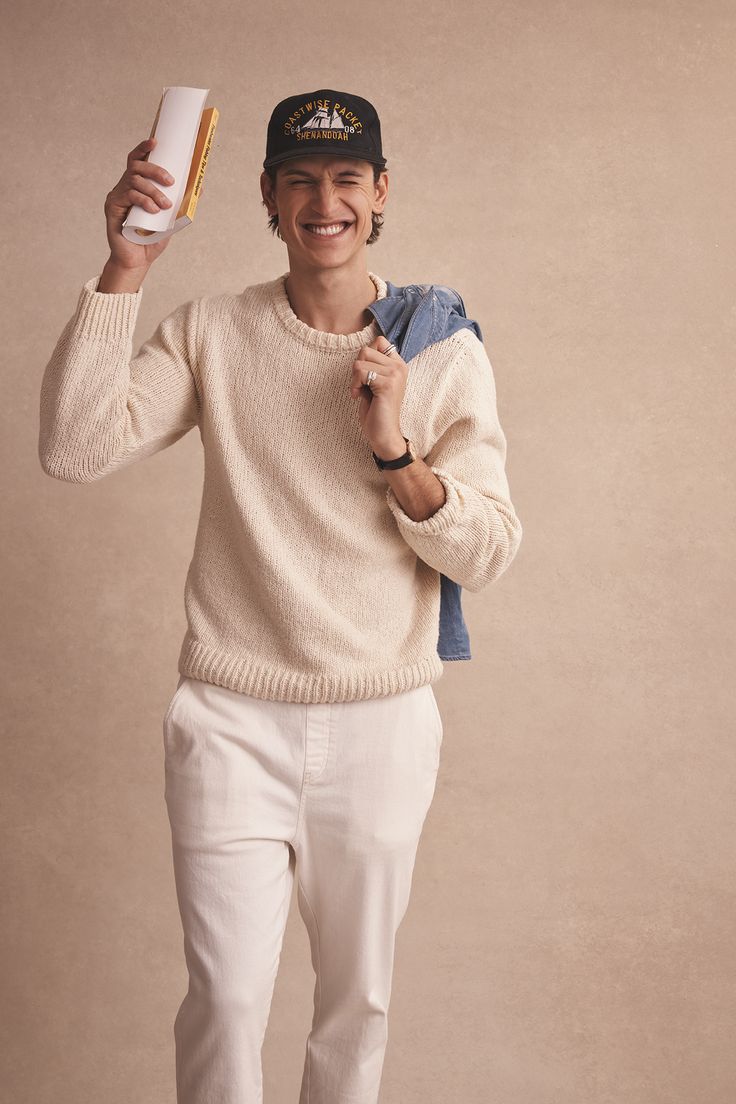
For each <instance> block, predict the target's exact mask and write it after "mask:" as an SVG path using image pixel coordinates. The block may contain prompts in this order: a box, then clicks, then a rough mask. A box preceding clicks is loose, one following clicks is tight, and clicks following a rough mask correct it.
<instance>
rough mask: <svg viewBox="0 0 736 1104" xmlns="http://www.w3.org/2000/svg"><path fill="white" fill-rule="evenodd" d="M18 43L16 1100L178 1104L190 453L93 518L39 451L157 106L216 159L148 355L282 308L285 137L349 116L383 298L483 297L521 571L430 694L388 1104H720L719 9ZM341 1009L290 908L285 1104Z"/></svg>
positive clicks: (8, 930)
mask: <svg viewBox="0 0 736 1104" xmlns="http://www.w3.org/2000/svg"><path fill="white" fill-rule="evenodd" d="M3 27H4V30H5V32H6V33H8V32H9V33H8V37H7V38H6V42H5V54H6V57H5V65H4V67H3V68H4V72H5V80H4V84H5V90H4V103H5V122H6V141H5V153H6V160H5V180H4V185H5V187H4V192H5V204H4V209H5V213H6V216H8V213H9V211H12V217H6V223H5V232H4V238H5V253H4V255H5V265H4V269H5V273H4V275H5V278H4V281H3V291H4V293H3V306H4V324H3V344H4V353H5V357H4V361H5V368H4V388H3V416H4V427H3V434H2V446H3V449H4V453H5V462H4V465H3V484H4V488H3V490H4V500H5V507H4V510H3V530H4V541H3V550H4V570H3V582H4V598H3V614H4V617H3V623H4V634H3V635H4V641H3V645H4V646H3V661H2V662H3V668H2V672H3V673H2V690H3V703H2V705H3V708H2V716H3V720H4V723H5V734H4V738H3V750H4V759H5V762H4V766H3V771H2V790H3V792H2V818H3V824H2V827H3V835H4V841H5V848H4V866H5V869H4V875H3V894H2V900H3V909H2V948H3V958H4V961H3V969H2V976H3V989H4V997H3V1001H2V1004H1V1007H2V1015H3V1019H4V1026H3V1037H2V1051H3V1054H4V1058H3V1060H2V1061H3V1065H4V1067H5V1068H4V1069H3V1070H2V1071H0V1073H1V1075H2V1080H3V1082H4V1084H5V1086H6V1091H7V1093H8V1099H12V1101H13V1102H14V1104H26V1102H28V1104H30V1102H33V1104H47V1102H48V1104H52V1102H53V1104H67V1102H69V1104H72V1102H73V1104H86V1102H94V1104H99V1102H100V1101H105V1104H118V1102H119V1104H129V1102H130V1101H136V1102H140V1104H172V1102H173V1100H174V1068H173V1034H172V1025H173V1018H174V1015H175V1012H176V1009H177V1007H178V1004H179V1002H180V1000H181V998H182V996H183V994H184V991H185V988H186V972H185V966H184V959H183V948H182V939H181V933H180V926H179V917H178V912H177V907H176V900H175V894H174V883H173V872H172V867H171V857H170V838H169V828H168V822H167V819H166V812H165V806H164V801H163V748H162V738H161V720H162V717H163V713H164V710H165V707H166V705H167V703H168V701H169V698H170V696H171V694H172V693H173V690H174V687H175V685H176V679H177V675H176V659H177V655H178V650H179V646H180V642H181V638H182V635H183V632H184V628H185V621H184V608H183V586H184V579H185V575H186V569H187V566H188V563H189V558H190V556H191V552H192V548H193V542H194V534H195V528H196V522H197V514H198V509H199V501H200V491H201V480H202V471H203V465H202V456H201V443H200V441H199V436H198V434H196V433H193V434H189V435H188V436H187V437H186V438H185V439H184V440H183V441H181V442H180V443H178V444H176V445H175V446H173V447H172V448H170V449H168V450H166V451H165V452H163V453H160V454H158V455H156V456H154V457H151V458H149V459H147V460H145V461H143V462H141V463H139V464H136V465H134V466H132V467H131V468H128V469H125V470H123V471H121V472H118V473H116V474H114V475H111V476H109V477H107V478H105V479H103V480H101V481H100V482H98V483H93V484H90V485H84V486H79V485H70V484H63V483H60V482H56V481H53V480H51V479H49V478H48V477H47V476H46V475H44V473H43V472H42V470H41V468H40V464H39V461H38V457H37V452H36V449H37V434H38V394H39V387H40V381H41V376H42V373H43V369H44V366H45V364H46V361H47V359H48V357H49V356H50V353H51V350H52V349H53V346H54V344H55V342H56V340H57V338H58V336H59V334H60V333H61V330H62V328H63V326H64V324H65V322H66V321H67V319H68V318H69V317H70V315H71V314H72V312H73V311H74V309H75V306H76V302H77V298H78V295H79V291H80V290H81V286H82V284H83V282H84V281H85V280H87V279H89V278H90V277H91V276H93V275H96V274H97V273H99V272H100V271H101V269H102V266H103V264H104V261H105V258H106V256H107V243H106V238H105V228H104V215H103V203H104V198H105V194H106V192H107V191H108V190H109V189H110V188H111V187H112V185H113V184H114V183H115V182H116V181H117V179H118V177H119V176H120V174H121V172H122V171H123V168H124V166H125V158H126V155H127V153H128V151H129V150H130V149H131V148H132V147H133V146H135V145H136V144H137V143H138V142H139V141H140V140H141V139H143V138H144V137H146V136H147V135H148V133H149V131H150V126H151V122H152V118H153V114H154V112H155V109H156V106H157V104H158V101H159V97H160V93H161V88H162V86H163V85H166V84H190V85H196V86H201V87H209V88H210V89H211V92H210V96H209V99H208V103H209V104H214V105H215V106H217V107H218V108H219V110H220V112H221V115H220V122H219V126H218V129H217V133H216V137H215V144H214V148H213V151H212V155H211V160H210V164H209V168H208V171H207V177H206V183H205V188H204V193H203V197H202V200H201V202H200V206H199V209H198V213H197V219H196V222H195V224H194V226H193V227H190V228H189V229H188V230H186V231H184V232H182V233H181V234H180V235H178V236H177V237H176V239H175V240H174V242H172V244H171V246H170V247H169V249H168V250H167V252H166V254H165V256H164V257H163V258H162V259H161V260H160V261H159V262H158V263H157V264H156V266H155V267H154V269H153V270H152V272H151V273H150V275H149V277H148V279H147V281H146V284H145V286H144V289H143V296H144V298H143V304H142V308H141V312H140V317H139V323H138V329H137V331H136V343H135V344H136V348H138V347H139V346H140V344H141V343H142V342H143V340H144V339H145V338H146V337H147V336H149V335H150V334H151V333H152V332H153V330H154V329H155V327H156V325H157V323H158V321H159V320H160V319H161V318H162V317H164V315H165V314H167V313H168V312H169V311H170V310H171V309H173V308H174V307H175V306H176V305H177V304H178V303H181V302H183V301H185V300H187V299H190V298H193V297H196V296H199V295H205V294H210V293H215V292H217V291H225V290H234V291H239V290H241V289H242V288H243V287H245V286H246V285H247V284H249V283H254V282H259V281H262V280H265V279H269V278H271V277H273V276H274V275H277V274H279V273H281V272H283V271H286V269H287V267H288V265H287V257H286V252H285V246H284V245H283V244H282V243H281V242H280V241H278V239H275V238H272V237H271V235H270V233H269V232H268V231H267V229H266V218H267V216H266V212H265V210H264V209H263V208H262V207H261V204H260V192H259V188H258V175H259V172H260V168H261V161H262V159H263V156H264V148H265V132H266V124H267V120H268V117H269V114H270V111H271V109H272V107H273V105H274V104H275V103H276V101H277V100H278V99H281V98H282V97H284V96H286V95H291V94H295V93H298V92H300V91H306V90H312V89H314V88H318V87H321V86H329V87H334V88H337V89H350V90H352V91H354V92H357V93H358V94H360V95H363V96H366V97H367V98H369V99H371V100H372V101H373V102H374V103H375V104H376V106H377V108H378V110H379V113H380V115H381V118H382V124H383V136H384V148H385V151H386V154H387V157H388V162H389V177H390V189H391V190H390V198H389V201H388V204H387V208H386V219H385V227H384V231H383V234H382V237H381V240H380V242H379V243H378V244H377V245H376V246H373V247H370V248H369V251H368V257H369V264H370V267H372V268H373V269H374V270H375V271H377V272H379V273H380V274H381V275H382V276H383V277H384V278H387V279H391V280H393V281H394V282H396V283H406V282H410V281H417V282H424V281H435V282H439V283H446V284H450V285H451V286H454V287H456V288H458V290H459V291H460V292H461V294H462V295H463V297H464V299H465V303H466V307H467V309H468V313H469V315H470V316H471V317H474V318H476V319H478V321H479V322H480V323H481V326H482V329H483V334H484V339H485V343H486V348H487V350H488V352H489V356H490V358H491V361H492V363H493V366H494V370H495V374H496V382H497V388H498V401H499V413H500V417H501V421H502V424H503V427H504V430H505V432H506V434H507V438H508V467H507V472H508V476H509V481H510V486H511V492H512V497H513V501H514V504H515V506H516V508H517V510H518V513H519V516H520V518H521V520H522V523H523V526H524V541H523V544H522V547H521V550H520V552H519V555H518V557H517V559H516V561H515V563H514V564H513V566H512V568H511V569H510V570H509V572H508V574H507V575H505V576H504V577H503V578H502V579H501V580H499V581H498V583H497V584H496V585H494V586H492V587H490V588H489V589H487V590H486V591H484V592H483V593H481V594H477V595H473V594H469V593H467V592H464V595H463V600H464V610H465V613H466V619H467V622H468V626H469V630H470V634H471V640H472V645H473V652H474V659H473V661H472V662H470V663H463V662H458V663H446V664H445V672H444V676H443V678H442V679H441V681H440V682H439V683H438V684H437V685H436V690H437V696H438V700H439V704H440V709H441V711H442V714H443V717H444V721H445V739H444V745H443V761H442V765H441V768H440V774H439V779H438V786H437V792H436V796H435V800H434V804H433V806H432V809H431V812H430V814H429V817H428V820H427V822H426V827H425V835H424V837H423V841H422V843H421V845H420V850H419V855H418V859H417V866H416V871H415V877H414V889H413V894H412V900H411V903H410V907H409V911H408V913H407V915H406V917H405V920H404V922H403V925H402V927H401V929H400V932H399V940H398V946H397V959H396V972H395V977H394V989H393V998H392V1004H391V1014H390V1041H389V1048H388V1052H387V1058H386V1065H385V1071H384V1078H383V1085H382V1092H381V1104H435V1102H436V1104H440V1102H443V1104H445V1102H453V1104H455V1102H460V1104H488V1102H499V1104H500V1102H503V1104H733V1101H734V1100H735V1099H736V1051H734V1046H733V1042H734V1015H735V1014H736V996H735V983H736V970H735V969H734V944H735V937H734V923H733V919H734V905H735V904H736V900H735V898H736V884H735V881H734V858H733V855H734V844H735V843H736V816H735V814H734V809H735V808H736V804H735V803H734V781H735V780H736V771H735V767H736V763H735V750H734V749H735V746H736V741H735V740H734V708H733V704H734V703H733V697H732V691H731V689H730V687H731V685H732V675H733V669H734V648H733V644H734V628H733V626H734V604H733V585H732V582H733V570H732V565H733V559H732V557H731V555H729V553H731V552H732V551H733V543H732V533H733V517H734V511H735V507H736V502H735V501H734V493H733V463H732V456H733V454H732V450H731V449H730V439H731V435H732V432H733V427H734V423H733V410H734V375H733V367H732V365H733V345H734V336H735V332H734V331H735V327H734V278H735V276H736V271H735V268H736V265H735V261H734V258H735V256H736V252H735V250H734V246H735V244H736V243H735V242H734V220H733V188H734V172H735V171H736V143H735V140H734V118H735V112H736V89H735V87H734V50H735V49H736V9H735V8H734V5H733V3H729V2H725V0H724V2H722V3H716V2H708V0H705V2H697V0H691V2H690V3H679V4H678V3H668V2H666V0H649V2H648V3H641V4H637V3H634V2H617V0H597V2H596V0H592V2H587V3H586V2H583V0H569V2H556V0H552V2H550V0H545V2H542V0H538V2H529V0H527V2H523V0H522V2H520V3H513V4H512V3H507V2H505V0H503V2H502V0H498V2H495V3H494V2H491V3H487V2H481V0H475V2H473V3H466V4H464V5H462V4H450V3H438V2H437V0H423V2H422V3H416V2H415V0H410V2H409V3H399V4H396V3H393V2H389V0H373V2H372V3H370V4H366V5H359V4H338V5H324V6H322V5H316V4H297V3H284V2H276V3H271V4H269V5H268V6H267V5H266V4H265V3H263V4H259V5H252V4H236V3H222V2H217V0H215V2H214V3H209V4H206V5H204V4H193V3H187V2H184V3H182V2H180V3H177V4H165V5H163V6H159V7H158V8H157V7H156V6H155V5H150V4H149V3H148V2H145V3H144V0H128V2H126V3H124V4H110V3H104V2H103V3H101V2H100V0H94V2H93V0H85V2H81V3H80V2H77V3H72V4H67V5H63V6H59V5H57V4H52V3H51V2H50V0H43V2H42V3H31V4H30V5H28V6H27V7H25V8H24V9H23V10H21V9H20V7H13V8H11V7H10V5H9V4H8V5H7V8H6V13H5V14H4V17H3ZM312 989H313V975H312V969H311V964H310V961H309V953H308V940H307V935H306V931H305V930H304V928H303V927H302V924H301V920H300V918H299V915H298V912H297V910H296V900H295V897H294V898H293V899H292V911H291V914H290V917H289V924H288V928H287V935H286V941H285V945H284V951H283V955H282V961H281V969H280V973H279V976H278V980H277V984H276V992H275V996H274V1002H273V1007H272V1014H271V1020H270V1024H269V1029H268V1034H267V1037H266V1043H265V1048H264V1072H265V1097H266V1102H267V1104H296V1099H297V1092H298V1086H299V1082H300V1077H301V1069H302V1062H303V1057H304V1040H305V1038H306V1034H307V1032H308V1029H309V1021H310V1017H311V1001H312ZM243 1104H249V1102H243ZM316 1104H318V1102H316Z"/></svg>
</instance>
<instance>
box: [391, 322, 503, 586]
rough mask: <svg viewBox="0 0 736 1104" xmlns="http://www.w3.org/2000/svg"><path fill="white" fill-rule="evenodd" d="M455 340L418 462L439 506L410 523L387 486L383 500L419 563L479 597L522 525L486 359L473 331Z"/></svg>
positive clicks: (498, 570) (500, 567) (497, 572)
mask: <svg viewBox="0 0 736 1104" xmlns="http://www.w3.org/2000/svg"><path fill="white" fill-rule="evenodd" d="M453 340H454V341H455V342H456V344H457V346H458V351H457V353H456V355H455V356H454V358H453V360H452V362H451V364H450V365H449V367H448V369H447V374H446V381H447V382H446V386H445V387H444V388H442V390H441V393H440V394H439V395H438V398H437V403H436V405H435V408H434V413H433V421H432V434H431V437H432V439H433V441H434V443H433V445H432V447H431V448H430V451H429V453H428V454H427V455H426V456H425V457H424V458H423V459H424V461H425V463H426V464H428V465H429V467H430V468H431V470H432V471H433V472H434V473H435V475H436V476H437V478H438V479H439V480H440V482H441V483H442V485H443V486H444V488H445V502H444V504H443V505H442V506H441V507H440V508H439V510H437V511H436V512H435V513H434V514H432V516H431V517H429V518H426V519H425V520H424V521H414V520H413V519H412V518H410V517H409V515H408V514H406V513H405V512H404V510H403V509H402V507H401V505H400V503H399V501H398V499H397V497H396V495H395V493H394V491H393V488H392V487H388V488H387V490H386V501H387V503H388V506H389V509H390V510H391V512H392V514H393V515H394V517H395V519H396V524H397V525H398V527H399V530H400V532H401V535H402V536H403V538H404V540H406V542H407V543H408V544H409V545H410V546H411V547H412V548H413V549H414V551H415V552H416V554H417V555H418V556H419V557H420V559H422V560H424V562H425V563H428V564H429V565H430V566H431V567H434V568H435V569H436V570H437V571H439V572H441V573H442V574H444V575H446V576H447V577H448V578H449V579H452V580H454V581H455V582H456V583H458V584H459V585H460V586H462V587H464V588H465V589H466V590H470V591H479V590H482V588H483V587H485V586H487V585H488V583H491V582H493V581H494V580H495V579H497V578H498V577H499V576H500V575H501V574H503V572H504V571H505V570H506V568H507V567H509V566H510V564H511V562H512V560H513V559H514V556H515V555H516V552H517V549H518V547H519V544H520V543H521V537H522V527H521V523H520V521H519V519H518V517H517V516H516V512H515V510H514V506H513V504H512V502H511V497H510V491H509V485H508V480H507V476H506V471H505V464H506V437H505V435H504V432H503V429H502V428H501V424H500V422H499V418H498V412H497V408H496V387H495V380H494V376H493V369H492V367H491V363H490V360H489V359H488V355H487V353H486V350H485V347H484V345H483V343H482V341H480V340H479V339H478V337H477V336H476V335H475V334H474V333H472V332H471V331H469V330H463V331H462V332H461V333H460V334H459V335H457V336H456V337H455V338H454V339H453Z"/></svg>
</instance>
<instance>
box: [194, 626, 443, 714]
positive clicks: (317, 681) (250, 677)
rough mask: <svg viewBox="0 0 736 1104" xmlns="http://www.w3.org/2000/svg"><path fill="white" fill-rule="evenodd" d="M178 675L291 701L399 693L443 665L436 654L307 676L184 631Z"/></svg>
mask: <svg viewBox="0 0 736 1104" xmlns="http://www.w3.org/2000/svg"><path fill="white" fill-rule="evenodd" d="M178 666H179V674H181V675H186V676H187V677H188V678H195V679H200V680H201V681H202V682H211V683H214V685H216V686H224V687H226V688H227V689H229V690H235V691H237V692H238V693H240V694H249V695H250V696H251V697H254V698H264V699H267V700H272V701H273V700H276V701H292V702H339V701H358V700H359V699H363V698H380V697H385V696H387V695H389V694H400V693H403V691H405V690H413V689H414V688H415V687H416V686H424V685H425V683H428V682H436V681H437V679H438V678H440V676H441V675H442V672H443V666H442V660H441V659H440V657H439V655H438V654H437V652H435V653H434V654H433V655H431V656H428V657H427V658H426V659H423V660H420V661H419V662H418V663H413V664H410V665H409V666H406V667H398V668H395V669H394V670H390V671H355V672H349V673H339V672H335V673H330V672H323V673H321V674H311V673H309V672H300V671H288V670H284V669H283V668H278V667H273V666H271V665H269V664H264V663H255V662H253V661H252V660H251V659H249V658H248V657H247V656H236V655H233V654H232V653H231V652H227V651H224V650H222V649H219V648H210V647H207V646H206V645H205V644H202V643H201V642H200V641H199V640H197V639H196V638H195V637H194V636H193V635H192V633H191V632H187V633H186V635H185V637H184V642H183V643H182V646H181V652H180V654H179V664H178Z"/></svg>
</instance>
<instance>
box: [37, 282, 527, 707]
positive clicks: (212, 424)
mask: <svg viewBox="0 0 736 1104" xmlns="http://www.w3.org/2000/svg"><path fill="white" fill-rule="evenodd" d="M369 275H370V278H371V279H372V281H373V283H374V284H375V285H376V289H377V295H378V297H379V298H381V297H383V296H384V295H385V294H386V284H385V282H384V280H382V279H381V278H380V277H379V276H376V275H375V274H374V273H369ZM286 276H288V272H287V273H284V274H282V275H281V276H279V277H277V278H276V279H274V280H269V281H267V282H265V283H260V284H255V285H251V286H249V287H246V288H245V290H244V291H242V292H241V293H240V294H232V293H224V294H219V295H211V296H205V297H203V298H201V299H198V300H191V301H189V302H187V303H184V304H182V305H181V306H179V307H177V308H176V309H175V310H174V311H172V313H171V314H169V315H168V316H167V317H166V318H165V319H164V320H163V321H162V322H161V323H160V325H159V326H158V328H157V329H156V331H155V333H154V334H153V336H152V337H150V338H149V339H148V340H147V341H146V342H144V344H143V345H142V346H141V348H140V351H139V352H138V353H137V355H136V356H133V357H132V344H133V332H134V328H135V322H136V317H137V315H138V310H139V307H140V303H141V297H142V289H141V290H139V291H138V292H137V293H136V294H133V293H117V294H116V293H110V294H107V293H104V294H103V293H101V292H98V291H97V290H96V288H97V285H98V281H99V276H95V277H93V278H92V279H90V280H88V281H87V283H85V284H84V285H83V287H82V290H81V293H80V296H79V301H78V304H77V307H76V310H75V312H74V314H73V315H72V317H71V319H70V320H69V322H68V323H67V325H66V327H65V329H64V330H63V332H62V334H61V336H60V338H59V340H58V342H57V344H56V348H55V349H54V351H53V353H52V356H51V359H50V361H49V363H48V365H47V366H46V369H45V372H44V376H43V382H42V385H41V398H40V434H39V458H40V461H41V465H42V467H43V470H44V471H45V472H46V473H47V474H48V475H50V476H53V477H54V478H55V479H63V480H66V481H68V482H72V483H87V482H90V481H91V480H94V479H99V478H101V477H102V476H104V475H107V474H108V473H110V472H113V471H115V470H116V469H118V468H121V467H124V466H126V465H128V464H132V463H133V462H135V461H137V460H141V459H143V458H144V457H146V456H151V455H152V454H153V453H155V452H159V451H160V450H161V449H164V448H166V447H167V446H168V445H171V444H173V443H174V442H175V441H177V440H178V439H179V438H180V437H182V436H183V435H184V434H185V433H187V432H188V430H190V429H192V428H193V427H194V426H197V427H198V430H199V434H200V437H201V440H202V445H203V448H204V486H203V492H202V503H201V513H200V519H199V527H198V529H197V534H196V540H195V546H194V554H193V557H192V560H191V564H190V566H189V571H188V573H187V577H186V583H185V588H184V603H185V609H186V617H187V624H188V628H187V632H186V635H185V637H184V641H183V644H182V647H181V652H180V655H179V661H178V668H179V672H180V673H181V674H183V675H188V676H190V677H192V678H196V679H201V680H204V681H205V682H211V683H215V684H217V685H220V686H225V687H229V688H230V689H232V690H235V691H239V692H241V693H245V694H250V695H253V696H255V697H258V698H267V699H275V700H282V701H296V702H336V701H354V700H356V699H360V698H372V697H378V696H382V695H386V694H396V693H399V692H402V691H405V690H410V689H412V688H413V687H416V686H421V685H423V684H424V683H427V682H434V681H435V680H436V679H438V678H439V677H440V676H441V674H442V671H443V663H442V661H441V660H440V658H439V656H438V654H437V636H438V630H439V609H440V572H442V573H444V574H445V575H447V576H448V577H449V578H450V579H454V580H455V581H456V582H458V583H460V584H461V586H462V587H464V588H465V589H466V590H469V591H479V590H480V589H481V588H482V587H484V586H486V585H487V584H488V583H490V582H492V581H493V580H494V579H496V578H498V576H499V575H501V574H502V572H504V571H505V570H506V568H507V567H508V566H509V564H510V563H511V561H512V559H513V558H514V555H515V554H516V550H517V548H518V546H519V542H520V540H521V534H522V530H521V524H520V522H519V520H518V518H517V517H516V514H515V511H514V507H513V505H512V503H511V500H510V497H509V487H508V483H507V479H506V475H505V471H504V465H505V458H506V440H505V436H504V433H503V431H502V429H501V426H500V424H499V420H498V415H497V411H496V392H495V384H494V378H493V373H492V369H491V365H490V362H489V360H488V357H487V355H486V352H485V348H484V346H483V344H482V342H481V341H480V340H479V339H478V338H477V337H476V335H475V334H474V333H473V332H472V331H471V330H468V329H463V330H461V331H459V332H458V333H456V334H452V335H451V336H449V337H447V338H444V339H443V340H441V341H438V342H436V343H435V344H434V345H431V346H429V347H428V348H426V349H424V350H423V351H422V352H421V353H419V354H418V355H417V356H416V357H415V358H414V359H413V360H412V361H411V362H410V369H409V376H408V382H407V387H406V393H405V395H404V401H403V405H402V408H401V429H402V432H403V434H404V435H405V436H406V437H409V438H411V440H412V442H413V443H414V444H415V446H416V449H417V451H418V454H419V455H420V456H421V457H423V458H424V460H425V462H426V463H427V464H429V465H430V466H431V468H432V470H433V471H434V472H435V474H436V475H437V477H438V478H439V479H440V480H441V482H442V484H443V486H444V488H445V492H446V501H445V503H444V505H443V506H442V507H441V508H440V509H439V510H438V511H437V512H436V513H435V514H433V515H432V517H430V518H427V519H426V520H425V521H419V522H416V521H413V520H412V519H411V518H410V517H409V516H408V515H407V514H405V513H404V511H403V510H402V508H401V506H400V505H399V502H398V499H397V498H396V496H395V494H394V492H393V490H392V488H391V487H390V486H389V485H388V482H387V480H386V478H385V477H384V475H383V474H382V473H381V472H380V470H379V469H378V468H377V467H376V465H375V463H374V461H373V458H372V456H371V449H370V446H369V444H368V443H367V441H366V440H365V438H364V437H363V435H362V431H361V429H360V423H359V420H358V401H357V399H355V400H354V399H352V398H351V397H350V381H351V372H352V367H353V363H354V361H355V358H356V356H357V353H358V350H359V348H360V347H361V346H362V345H364V344H367V343H369V342H371V341H373V340H374V338H376V337H377V336H378V334H379V333H380V330H379V328H378V324H377V322H376V321H375V320H374V321H372V322H371V323H370V325H368V326H366V327H365V329H363V330H360V331H358V332H356V333H350V334H335V333H326V332H322V331H319V330H315V329H312V328H311V327H310V326H308V325H307V324H306V323H304V322H303V321H301V319H299V318H298V317H297V316H296V315H295V314H294V312H293V310H292V308H291V305H290V302H289V299H288V296H287V294H286V289H285V286H284V281H285V279H286ZM131 357H132V358H131Z"/></svg>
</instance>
